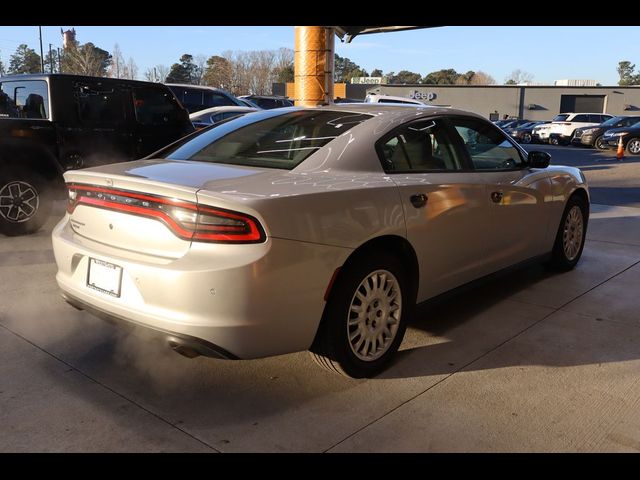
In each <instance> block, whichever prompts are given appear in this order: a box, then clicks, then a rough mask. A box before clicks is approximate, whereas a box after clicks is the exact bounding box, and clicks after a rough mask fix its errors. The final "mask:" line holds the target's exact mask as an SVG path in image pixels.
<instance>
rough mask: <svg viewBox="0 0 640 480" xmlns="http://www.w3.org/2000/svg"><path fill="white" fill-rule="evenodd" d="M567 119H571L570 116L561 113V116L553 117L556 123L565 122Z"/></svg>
mask: <svg viewBox="0 0 640 480" xmlns="http://www.w3.org/2000/svg"><path fill="white" fill-rule="evenodd" d="M567 118H569V114H567V113H561V114H560V115H556V116H555V117H553V121H554V122H564V121H565V120H566V119H567Z"/></svg>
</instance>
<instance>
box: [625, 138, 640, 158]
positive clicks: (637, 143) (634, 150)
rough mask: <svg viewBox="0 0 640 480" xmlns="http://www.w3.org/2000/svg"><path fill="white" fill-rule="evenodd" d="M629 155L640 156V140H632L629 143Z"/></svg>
mask: <svg viewBox="0 0 640 480" xmlns="http://www.w3.org/2000/svg"><path fill="white" fill-rule="evenodd" d="M627 153H630V154H631V155H639V154H640V138H632V139H631V140H629V141H628V142H627Z"/></svg>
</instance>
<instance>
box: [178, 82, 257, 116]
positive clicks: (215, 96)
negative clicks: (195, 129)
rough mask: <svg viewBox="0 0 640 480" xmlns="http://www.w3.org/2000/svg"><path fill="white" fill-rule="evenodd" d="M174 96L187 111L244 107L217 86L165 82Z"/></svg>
mask: <svg viewBox="0 0 640 480" xmlns="http://www.w3.org/2000/svg"><path fill="white" fill-rule="evenodd" d="M166 85H167V87H169V88H170V89H171V91H173V93H174V94H175V96H176V98H177V99H178V100H180V103H182V105H184V108H186V109H187V110H188V111H189V113H194V112H199V111H200V110H204V109H205V108H212V107H229V106H233V107H244V106H245V105H244V104H243V103H242V102H240V101H239V100H238V99H237V98H236V97H234V96H233V95H231V94H230V93H229V92H225V91H224V90H221V89H219V88H213V87H206V86H204V85H182V84H178V83H167V84H166Z"/></svg>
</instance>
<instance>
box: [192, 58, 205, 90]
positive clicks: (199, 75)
mask: <svg viewBox="0 0 640 480" xmlns="http://www.w3.org/2000/svg"><path fill="white" fill-rule="evenodd" d="M193 63H195V64H196V68H195V69H194V72H193V83H194V84H195V85H203V81H204V72H205V69H206V66H207V56H206V55H202V54H200V55H196V56H195V57H193Z"/></svg>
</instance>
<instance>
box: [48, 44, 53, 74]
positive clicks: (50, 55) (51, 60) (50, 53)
mask: <svg viewBox="0 0 640 480" xmlns="http://www.w3.org/2000/svg"><path fill="white" fill-rule="evenodd" d="M49 72H51V73H53V52H52V51H51V44H49Z"/></svg>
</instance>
